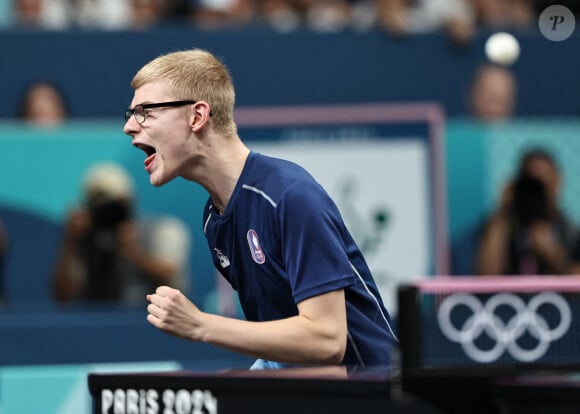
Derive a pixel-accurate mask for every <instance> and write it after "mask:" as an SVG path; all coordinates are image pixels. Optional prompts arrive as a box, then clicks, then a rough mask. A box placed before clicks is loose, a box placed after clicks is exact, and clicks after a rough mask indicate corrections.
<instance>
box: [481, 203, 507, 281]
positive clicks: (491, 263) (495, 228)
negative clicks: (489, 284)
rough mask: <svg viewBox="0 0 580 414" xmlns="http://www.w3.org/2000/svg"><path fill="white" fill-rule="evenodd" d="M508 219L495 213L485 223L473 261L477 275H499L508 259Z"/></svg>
mask: <svg viewBox="0 0 580 414" xmlns="http://www.w3.org/2000/svg"><path fill="white" fill-rule="evenodd" d="M508 226H509V219H508V217H507V216H506V215H504V214H501V213H497V214H495V215H494V216H493V217H492V218H491V219H490V221H489V222H488V223H487V224H486V227H485V229H484V232H483V236H482V238H481V240H480V241H479V245H478V248H477V256H476V263H475V272H476V273H477V274H478V275H501V274H504V273H505V271H506V263H507V260H508V239H509V227H508Z"/></svg>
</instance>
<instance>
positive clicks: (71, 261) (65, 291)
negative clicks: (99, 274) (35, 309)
mask: <svg viewBox="0 0 580 414" xmlns="http://www.w3.org/2000/svg"><path fill="white" fill-rule="evenodd" d="M85 283H86V280H85V275H84V273H83V271H82V269H81V268H80V266H79V263H78V260H77V258H76V255H75V249H74V247H73V246H71V245H70V244H68V243H67V244H65V245H64V246H63V248H62V250H61V251H60V253H59V255H58V258H57V261H56V265H55V268H54V273H53V295H54V298H55V299H56V300H58V301H61V302H66V301H69V300H73V299H76V298H78V297H79V296H80V294H81V292H82V291H83V290H84V288H85Z"/></svg>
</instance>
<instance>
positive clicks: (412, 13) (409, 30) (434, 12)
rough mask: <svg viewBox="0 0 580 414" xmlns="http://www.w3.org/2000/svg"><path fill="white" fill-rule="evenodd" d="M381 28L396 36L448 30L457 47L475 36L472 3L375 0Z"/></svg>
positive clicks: (467, 1)
mask: <svg viewBox="0 0 580 414" xmlns="http://www.w3.org/2000/svg"><path fill="white" fill-rule="evenodd" d="M374 5H375V13H376V16H377V25H378V26H379V27H382V28H383V29H385V30H387V31H388V32H390V33H392V34H394V35H399V36H402V35H412V34H417V33H430V32H436V31H440V30H442V31H445V32H447V33H448V35H449V36H450V37H451V39H452V40H453V41H454V42H455V43H457V44H465V43H467V42H468V41H469V40H470V39H471V38H472V36H473V35H474V33H475V21H474V14H473V10H472V6H471V3H470V2H469V0H374Z"/></svg>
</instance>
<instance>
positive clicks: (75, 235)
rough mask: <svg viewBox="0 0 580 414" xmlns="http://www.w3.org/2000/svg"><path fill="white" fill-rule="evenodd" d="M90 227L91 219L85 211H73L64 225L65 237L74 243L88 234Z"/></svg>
mask: <svg viewBox="0 0 580 414" xmlns="http://www.w3.org/2000/svg"><path fill="white" fill-rule="evenodd" d="M90 226H91V217H90V215H89V213H88V212H87V211H85V210H82V209H77V210H73V211H71V212H70V214H69V216H68V219H67V221H66V224H65V237H66V239H67V240H69V241H73V242H76V241H78V240H80V239H81V238H82V237H83V236H84V235H85V234H87V233H88V231H89V228H90Z"/></svg>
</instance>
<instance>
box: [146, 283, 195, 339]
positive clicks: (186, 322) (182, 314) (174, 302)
mask: <svg viewBox="0 0 580 414" xmlns="http://www.w3.org/2000/svg"><path fill="white" fill-rule="evenodd" d="M147 301H149V305H147V312H148V315H147V321H149V323H151V325H153V326H155V327H156V328H158V329H161V330H162V331H164V332H166V333H168V334H170V335H173V336H176V337H179V338H183V339H189V340H192V341H200V340H201V339H202V335H201V326H202V325H201V321H202V319H201V317H202V315H203V313H202V312H201V311H200V310H199V308H198V307H197V306H195V305H194V304H193V303H192V302H191V301H190V300H189V299H187V298H186V297H185V295H184V294H183V293H181V292H180V291H179V290H177V289H173V288H170V287H168V286H160V287H158V288H157V289H156V290H155V293H153V294H151V295H147Z"/></svg>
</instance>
